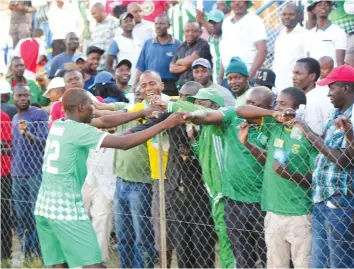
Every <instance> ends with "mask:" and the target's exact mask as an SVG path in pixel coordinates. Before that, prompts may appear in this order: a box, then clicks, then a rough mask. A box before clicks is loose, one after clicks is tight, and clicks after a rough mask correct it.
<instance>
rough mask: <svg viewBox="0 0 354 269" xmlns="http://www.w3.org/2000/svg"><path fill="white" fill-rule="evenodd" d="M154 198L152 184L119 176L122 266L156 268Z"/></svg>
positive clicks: (117, 195)
mask: <svg viewBox="0 0 354 269" xmlns="http://www.w3.org/2000/svg"><path fill="white" fill-rule="evenodd" d="M151 200H152V186H151V184H142V183H134V182H132V183H126V182H123V181H122V180H121V179H120V178H118V180H117V188H116V193H115V197H114V213H115V214H114V219H115V221H114V222H115V229H116V234H117V239H118V251H119V259H120V267H121V268H154V267H155V264H154V259H155V256H156V250H155V247H154V233H153V229H152V224H151Z"/></svg>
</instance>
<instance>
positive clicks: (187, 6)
mask: <svg viewBox="0 0 354 269" xmlns="http://www.w3.org/2000/svg"><path fill="white" fill-rule="evenodd" d="M171 3H172V5H173V7H171V8H170V9H169V10H168V16H169V17H170V20H171V26H172V27H171V34H172V36H173V37H174V38H175V39H178V40H180V41H185V37H184V34H183V27H184V25H185V24H186V23H187V22H188V21H189V20H195V19H196V14H197V11H196V8H195V6H194V5H193V4H192V2H191V1H190V0H179V1H171Z"/></svg>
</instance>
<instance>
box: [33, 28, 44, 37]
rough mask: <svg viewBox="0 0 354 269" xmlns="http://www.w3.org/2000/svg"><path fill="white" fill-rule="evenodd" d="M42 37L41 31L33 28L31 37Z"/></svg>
mask: <svg viewBox="0 0 354 269" xmlns="http://www.w3.org/2000/svg"><path fill="white" fill-rule="evenodd" d="M42 35H44V33H43V30H42V29H40V28H35V29H34V30H33V32H32V36H33V37H41V36H42Z"/></svg>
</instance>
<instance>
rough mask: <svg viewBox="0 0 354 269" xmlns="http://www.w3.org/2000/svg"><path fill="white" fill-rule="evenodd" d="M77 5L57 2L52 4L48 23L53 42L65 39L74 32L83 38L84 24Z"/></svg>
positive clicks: (61, 0) (60, 0)
mask: <svg viewBox="0 0 354 269" xmlns="http://www.w3.org/2000/svg"><path fill="white" fill-rule="evenodd" d="M75 3H76V2H75ZM75 3H72V2H70V1H63V0H56V1H54V2H52V3H51V4H50V7H49V11H48V23H49V28H50V31H51V32H52V35H53V37H52V39H53V41H54V40H60V39H61V40H63V39H65V37H66V35H67V34H68V33H69V32H74V33H75V34H76V35H77V36H78V37H79V38H80V37H81V36H82V33H83V29H84V22H83V19H82V16H81V13H80V10H79V8H78V6H77V5H75Z"/></svg>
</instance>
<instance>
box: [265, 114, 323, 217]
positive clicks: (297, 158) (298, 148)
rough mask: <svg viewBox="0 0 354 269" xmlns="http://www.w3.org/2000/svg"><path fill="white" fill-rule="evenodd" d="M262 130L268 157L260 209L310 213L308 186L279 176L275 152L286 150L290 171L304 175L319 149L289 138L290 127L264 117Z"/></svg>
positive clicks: (304, 139) (284, 212) (308, 143)
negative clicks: (275, 164) (275, 169)
mask: <svg viewBox="0 0 354 269" xmlns="http://www.w3.org/2000/svg"><path fill="white" fill-rule="evenodd" d="M262 130H263V131H264V133H265V134H266V135H267V136H268V143H267V160H266V164H265V169H264V182H263V192H262V209H263V210H264V211H268V212H273V213H276V214H280V215H288V216H300V215H306V214H311V210H312V201H311V188H305V187H302V186H300V185H299V184H297V183H295V182H293V181H291V180H288V179H284V178H282V177H280V176H279V175H278V174H277V173H276V172H275V171H274V170H273V167H272V166H273V164H274V161H275V159H274V157H273V155H274V151H275V150H276V149H281V150H282V151H284V152H285V153H288V154H289V155H288V162H287V167H288V169H289V171H290V172H291V173H297V174H300V175H306V174H307V173H311V172H312V171H313V168H314V159H315V158H316V156H317V154H318V151H317V150H316V149H315V148H314V147H313V146H312V145H311V144H310V142H309V141H308V140H307V139H306V138H305V137H302V138H301V139H300V140H296V139H293V138H291V137H290V134H291V129H289V128H287V127H286V126H284V125H283V124H280V123H277V122H276V121H275V119H273V118H270V117H266V118H264V123H263V126H262Z"/></svg>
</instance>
